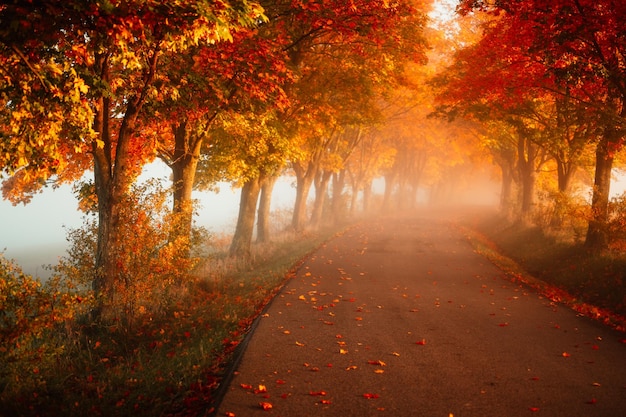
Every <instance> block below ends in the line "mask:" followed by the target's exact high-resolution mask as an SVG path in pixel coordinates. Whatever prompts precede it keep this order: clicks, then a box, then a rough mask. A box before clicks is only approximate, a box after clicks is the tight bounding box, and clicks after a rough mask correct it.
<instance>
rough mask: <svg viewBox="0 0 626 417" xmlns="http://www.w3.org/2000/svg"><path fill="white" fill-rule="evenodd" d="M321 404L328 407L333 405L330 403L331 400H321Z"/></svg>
mask: <svg viewBox="0 0 626 417" xmlns="http://www.w3.org/2000/svg"><path fill="white" fill-rule="evenodd" d="M320 403H321V404H326V405H327V404H332V401H330V400H320Z"/></svg>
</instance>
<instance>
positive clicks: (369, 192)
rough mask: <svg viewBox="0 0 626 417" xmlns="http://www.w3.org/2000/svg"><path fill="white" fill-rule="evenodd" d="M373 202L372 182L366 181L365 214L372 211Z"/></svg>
mask: <svg viewBox="0 0 626 417" xmlns="http://www.w3.org/2000/svg"><path fill="white" fill-rule="evenodd" d="M371 201H372V181H366V183H365V185H364V186H363V213H368V212H369V211H370V204H371Z"/></svg>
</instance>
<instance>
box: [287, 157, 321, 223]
mask: <svg viewBox="0 0 626 417" xmlns="http://www.w3.org/2000/svg"><path fill="white" fill-rule="evenodd" d="M293 168H294V171H295V173H296V201H295V203H294V208H293V217H292V220H291V227H292V228H293V230H295V231H301V230H303V229H304V226H305V222H306V203H307V199H308V198H309V191H310V190H311V185H312V184H313V179H314V178H315V174H316V173H317V165H316V164H313V163H311V162H309V163H308V164H307V167H306V168H305V167H303V166H301V165H300V164H297V163H294V164H293Z"/></svg>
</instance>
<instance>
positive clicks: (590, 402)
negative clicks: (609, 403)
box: [587, 398, 598, 404]
mask: <svg viewBox="0 0 626 417" xmlns="http://www.w3.org/2000/svg"><path fill="white" fill-rule="evenodd" d="M597 402H598V400H596V399H595V398H592V399H590V400H589V401H587V404H595V403H597Z"/></svg>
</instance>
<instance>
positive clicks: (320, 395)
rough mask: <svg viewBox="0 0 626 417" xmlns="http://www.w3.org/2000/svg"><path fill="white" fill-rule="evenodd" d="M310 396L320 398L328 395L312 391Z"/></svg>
mask: <svg viewBox="0 0 626 417" xmlns="http://www.w3.org/2000/svg"><path fill="white" fill-rule="evenodd" d="M309 395H312V396H314V397H315V396H319V397H324V396H325V395H326V391H311V392H309Z"/></svg>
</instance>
